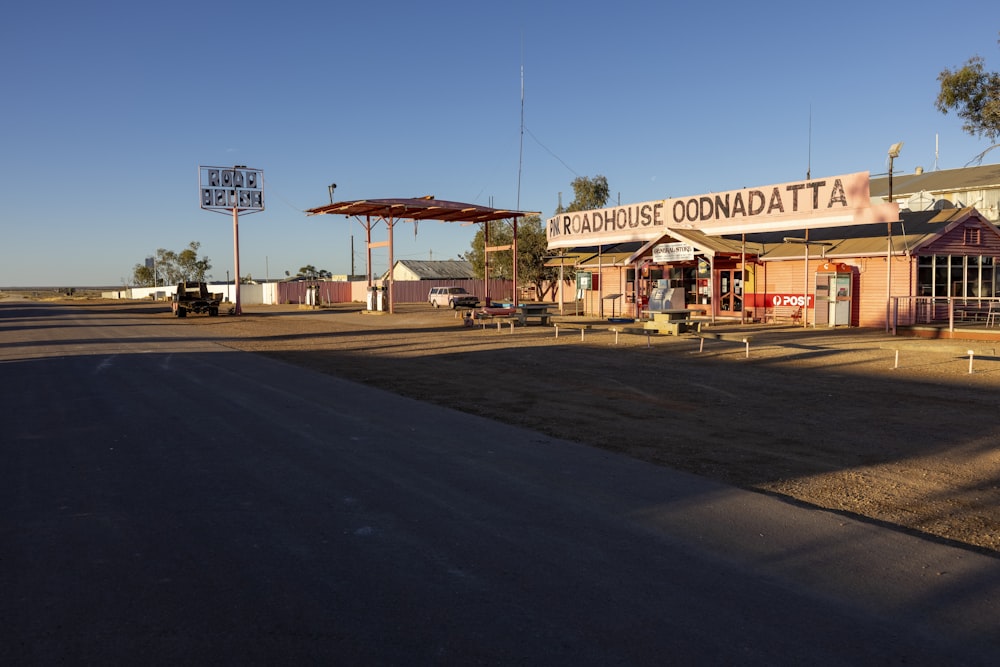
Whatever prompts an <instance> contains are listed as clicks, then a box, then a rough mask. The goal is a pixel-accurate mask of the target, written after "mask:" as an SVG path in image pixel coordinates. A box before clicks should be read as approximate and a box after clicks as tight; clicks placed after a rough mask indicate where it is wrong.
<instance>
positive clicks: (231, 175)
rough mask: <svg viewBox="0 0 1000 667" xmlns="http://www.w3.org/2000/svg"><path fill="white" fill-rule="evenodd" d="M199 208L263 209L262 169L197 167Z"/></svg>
mask: <svg viewBox="0 0 1000 667" xmlns="http://www.w3.org/2000/svg"><path fill="white" fill-rule="evenodd" d="M199 172H200V191H201V207H202V208H206V209H212V210H218V209H225V210H232V209H234V208H235V209H238V210H245V211H263V210H264V172H263V171H261V170H260V169H248V168H247V167H243V166H236V167H200V168H199Z"/></svg>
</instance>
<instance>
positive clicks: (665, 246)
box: [653, 243, 694, 264]
mask: <svg viewBox="0 0 1000 667" xmlns="http://www.w3.org/2000/svg"><path fill="white" fill-rule="evenodd" d="M692 260H694V247H693V246H692V245H691V244H690V243H661V244H659V245H655V246H653V261H654V262H655V263H657V264H669V263H670V262H690V261H692Z"/></svg>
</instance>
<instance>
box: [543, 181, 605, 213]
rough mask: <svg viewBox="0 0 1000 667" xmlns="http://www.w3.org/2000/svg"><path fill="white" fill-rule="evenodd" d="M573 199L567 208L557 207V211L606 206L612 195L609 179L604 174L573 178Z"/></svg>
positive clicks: (588, 209)
mask: <svg viewBox="0 0 1000 667" xmlns="http://www.w3.org/2000/svg"><path fill="white" fill-rule="evenodd" d="M571 185H572V186H573V201H571V202H570V203H569V206H567V207H565V208H557V209H556V213H557V214H558V213H571V212H573V211H591V210H593V209H595V208H604V207H605V206H606V205H607V203H608V199H609V198H610V196H611V190H610V188H609V187H608V179H607V178H605V177H604V176H600V175H598V176H594V177H593V178H587V177H586V176H578V177H576V178H574V179H573V182H572V184H571Z"/></svg>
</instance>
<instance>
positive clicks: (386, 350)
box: [149, 304, 1000, 553]
mask: <svg viewBox="0 0 1000 667" xmlns="http://www.w3.org/2000/svg"><path fill="white" fill-rule="evenodd" d="M243 310H244V314H243V315H242V316H220V317H217V318H209V317H204V316H197V317H196V316H192V317H188V318H186V319H183V320H178V319H175V318H173V317H171V316H170V314H169V307H168V306H167V305H160V306H158V307H156V308H151V309H150V311H149V314H150V316H151V317H153V318H159V319H161V320H162V321H163V323H164V324H170V325H174V326H184V327H210V328H211V329H212V330H213V333H214V334H215V335H217V336H218V337H219V338H220V339H221V340H222V341H223V342H224V344H225V345H228V346H231V347H233V348H237V349H240V350H246V351H251V352H257V353H262V354H266V355H268V356H271V357H274V358H277V359H281V360H283V361H286V362H289V363H293V364H299V365H302V366H305V367H308V368H310V369H313V370H316V371H319V372H322V373H329V374H333V375H337V376H341V377H344V378H348V379H351V380H356V381H358V382H363V383H365V384H369V385H373V386H377V387H381V388H383V389H386V390H389V391H392V392H395V393H398V394H403V395H406V396H411V397H413V398H416V399H419V400H422V401H427V402H430V403H436V404H439V405H444V406H448V407H452V408H455V409H458V410H463V411H465V412H470V413H474V414H477V415H482V416H484V417H488V418H490V419H496V420H500V421H503V422H508V423H512V424H517V425H519V426H523V427H527V428H530V429H534V430H537V431H541V432H544V433H547V434H550V435H553V436H558V437H561V438H567V439H571V440H576V441H579V442H583V443H587V444H590V445H593V446H594V447H601V448H604V449H607V450H611V451H616V452H622V453H624V454H627V455H629V456H633V457H636V458H639V459H643V460H646V461H650V462H652V463H655V464H658V465H663V466H669V467H672V468H677V469H680V470H685V471H689V472H692V473H695V474H697V475H703V476H705V477H710V478H713V479H716V480H720V481H723V482H727V483H729V484H733V485H736V486H739V487H743V488H747V489H754V490H758V491H760V492H764V493H769V494H774V495H777V496H781V497H785V498H788V499H790V500H792V501H795V502H800V503H804V504H808V505H812V506H816V507H821V508H827V509H830V510H834V511H837V512H843V513H845V514H848V515H855V516H859V517H865V518H867V519H869V520H872V521H875V522H879V523H882V524H885V525H892V526H898V527H899V528H900V529H903V530H908V531H913V532H918V533H922V534H925V535H927V536H930V537H933V538H935V539H942V540H947V541H952V542H955V543H961V544H964V545H969V546H971V547H974V548H977V549H978V550H983V551H987V552H992V553H1000V419H998V409H997V407H998V400H997V396H998V394H997V389H998V388H1000V336H998V340H997V342H996V347H997V350H998V353H997V354H990V350H989V349H988V348H992V347H993V345H994V343H984V342H982V341H977V342H974V343H972V342H960V341H918V340H914V339H908V338H900V337H891V336H889V335H887V334H885V333H884V332H882V331H873V330H859V329H844V328H838V329H828V328H827V329H812V328H802V327H793V326H791V325H766V326H762V325H745V326H742V327H741V326H739V325H719V326H712V327H709V328H707V329H706V331H708V332H724V333H737V332H743V333H747V334H750V335H752V336H753V338H752V340H751V342H750V349H749V358H748V357H747V352H746V348H745V346H744V345H743V344H742V343H740V342H738V341H728V340H707V341H705V343H704V349H703V350H702V351H699V346H700V342H701V341H700V340H699V339H697V338H695V337H693V336H690V335H682V336H678V337H674V336H663V337H655V338H653V339H652V340H651V341H650V345H649V346H648V347H647V340H646V337H645V336H638V335H619V336H618V337H617V340H616V337H615V334H614V333H613V332H612V331H610V327H611V326H612V325H610V324H608V323H607V322H606V321H601V320H597V319H584V318H576V317H570V316H568V317H565V318H557V320H561V321H563V322H564V323H583V322H586V323H589V324H592V325H593V327H594V328H593V329H591V330H589V331H587V332H586V333H585V334H584V336H583V338H582V339H581V335H580V332H579V331H578V330H570V329H567V328H565V327H564V328H562V329H560V330H559V335H558V337H557V336H556V335H555V329H554V328H553V327H551V326H528V327H516V328H515V329H513V331H512V330H511V328H510V327H509V326H504V327H502V328H501V329H500V330H498V329H497V327H496V325H490V326H487V327H485V328H483V327H481V326H479V325H477V326H475V327H473V328H467V327H463V326H462V320H461V319H460V318H457V317H456V315H455V313H453V312H452V311H449V310H445V309H442V310H435V309H433V308H431V307H430V306H428V305H426V304H402V305H399V306H397V312H396V313H394V314H391V315H390V314H384V313H379V314H374V313H373V314H366V313H363V312H362V306H361V305H360V304H353V305H343V306H338V307H332V308H324V309H320V310H305V309H299V308H298V307H296V306H273V307H269V306H247V307H244V309H243ZM892 346H899V347H900V348H901V351H900V353H899V361H898V368H894V366H895V365H896V356H895V355H896V352H895V351H894V350H893V349H891V347H892ZM967 348H975V349H976V356H975V357H974V360H973V372H972V373H971V374H970V373H969V357H968V356H967V355H966V349H967ZM470 440H471V441H472V442H474V441H475V436H474V434H470ZM623 483H626V484H627V480H623Z"/></svg>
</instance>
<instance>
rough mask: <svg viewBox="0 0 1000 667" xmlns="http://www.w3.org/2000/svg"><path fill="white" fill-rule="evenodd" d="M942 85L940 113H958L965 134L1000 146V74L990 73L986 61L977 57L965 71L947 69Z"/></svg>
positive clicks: (941, 76)
mask: <svg viewBox="0 0 1000 667" xmlns="http://www.w3.org/2000/svg"><path fill="white" fill-rule="evenodd" d="M938 82H939V83H940V84H941V91H940V92H939V93H938V96H937V101H936V106H937V108H938V111H940V112H941V113H944V114H947V113H948V111H950V110H954V111H955V114H956V115H957V116H958V117H959V118H961V119H962V121H963V122H962V129H963V130H964V131H965V132H967V133H969V134H971V135H972V136H979V137H986V138H987V139H989V140H990V141H991V142H993V143H996V141H997V139H998V138H1000V74H998V73H997V72H987V71H986V68H985V61H984V60H983V59H982V58H981V57H980V56H974V57H972V58H969V60H968V61H967V62H966V63H965V65H963V66H962V67H959V68H957V69H955V70H951V69H947V68H946V69H944V70H943V71H942V72H941V74H939V75H938Z"/></svg>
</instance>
